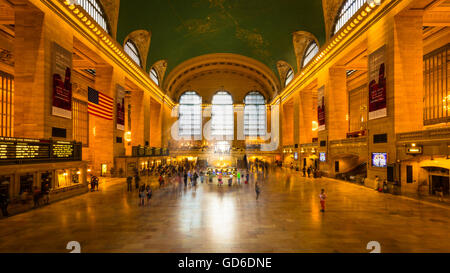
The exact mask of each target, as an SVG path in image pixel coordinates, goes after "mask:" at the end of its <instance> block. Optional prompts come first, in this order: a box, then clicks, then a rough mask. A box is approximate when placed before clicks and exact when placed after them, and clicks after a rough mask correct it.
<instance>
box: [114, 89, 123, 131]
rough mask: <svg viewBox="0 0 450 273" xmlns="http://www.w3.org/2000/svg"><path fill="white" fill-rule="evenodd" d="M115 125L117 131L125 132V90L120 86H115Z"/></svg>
mask: <svg viewBox="0 0 450 273" xmlns="http://www.w3.org/2000/svg"><path fill="white" fill-rule="evenodd" d="M116 124H117V129H118V130H121V131H125V89H124V88H123V87H122V86H120V85H117V96H116Z"/></svg>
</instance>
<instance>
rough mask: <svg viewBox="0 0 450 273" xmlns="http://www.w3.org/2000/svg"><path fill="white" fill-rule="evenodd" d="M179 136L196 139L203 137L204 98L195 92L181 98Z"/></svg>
mask: <svg viewBox="0 0 450 273" xmlns="http://www.w3.org/2000/svg"><path fill="white" fill-rule="evenodd" d="M178 118H179V125H178V135H179V136H181V137H196V136H201V135H202V98H201V97H200V96H199V95H198V94H197V93H196V92H193V91H188V92H185V93H184V94H183V95H181V97H180V107H179V112H178Z"/></svg>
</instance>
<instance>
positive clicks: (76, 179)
mask: <svg viewBox="0 0 450 273" xmlns="http://www.w3.org/2000/svg"><path fill="white" fill-rule="evenodd" d="M71 174H72V176H71V178H72V185H78V184H80V181H81V171H80V170H78V169H73V170H72V171H71Z"/></svg>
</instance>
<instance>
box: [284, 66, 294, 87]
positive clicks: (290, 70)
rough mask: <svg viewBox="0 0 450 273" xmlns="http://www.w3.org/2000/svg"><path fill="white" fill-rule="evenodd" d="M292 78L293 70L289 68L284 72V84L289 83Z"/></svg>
mask: <svg viewBox="0 0 450 273" xmlns="http://www.w3.org/2000/svg"><path fill="white" fill-rule="evenodd" d="M293 79H294V70H292V69H291V68H290V69H289V70H288V71H287V72H286V79H285V81H284V86H288V84H289V83H291V81H292V80H293Z"/></svg>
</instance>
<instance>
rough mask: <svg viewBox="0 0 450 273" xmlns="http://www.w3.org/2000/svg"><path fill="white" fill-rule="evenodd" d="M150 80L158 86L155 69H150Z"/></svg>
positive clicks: (157, 76)
mask: <svg viewBox="0 0 450 273" xmlns="http://www.w3.org/2000/svg"><path fill="white" fill-rule="evenodd" d="M149 74H150V79H151V80H152V81H153V82H154V83H156V85H158V86H159V75H158V72H157V71H156V69H155V68H153V67H152V69H150V73H149Z"/></svg>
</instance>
